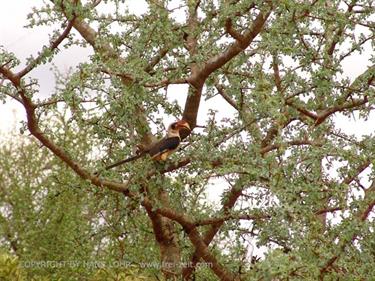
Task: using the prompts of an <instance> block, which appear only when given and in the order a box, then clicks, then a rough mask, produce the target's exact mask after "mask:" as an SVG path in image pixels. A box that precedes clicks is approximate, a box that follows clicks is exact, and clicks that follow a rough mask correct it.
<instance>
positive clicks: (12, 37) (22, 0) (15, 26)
mask: <svg viewBox="0 0 375 281" xmlns="http://www.w3.org/2000/svg"><path fill="white" fill-rule="evenodd" d="M5 2H6V5H4V7H6V8H2V9H0V45H2V46H3V47H4V48H5V49H7V50H8V51H11V52H14V53H15V54H16V56H17V57H18V58H20V59H21V61H22V62H23V63H24V62H25V58H27V57H28V56H30V55H35V54H36V53H37V52H38V51H40V50H41V47H42V46H43V45H44V44H47V43H48V34H49V32H50V31H51V28H50V27H37V28H33V29H26V28H24V26H25V24H26V22H27V21H26V17H27V14H28V13H30V11H31V8H32V7H33V6H40V5H42V4H43V1H41V0H38V1H30V0H16V1H12V0H6V1H5V0H3V1H2V3H5ZM126 3H129V4H128V7H129V9H130V11H132V12H133V13H135V14H138V15H139V14H142V13H144V12H145V11H146V10H147V6H146V4H145V2H144V1H143V0H128V1H126ZM171 5H173V6H177V5H178V0H175V1H172V4H171ZM177 16H179V15H177ZM90 52H91V49H90V48H86V49H82V48H78V47H73V48H70V49H68V50H65V49H63V51H62V52H60V53H59V54H58V55H57V56H56V57H55V58H54V61H53V62H54V64H55V65H56V66H57V67H58V68H59V69H60V70H61V71H63V72H64V71H67V70H68V69H69V68H70V67H74V66H76V65H77V64H79V63H80V62H82V61H84V60H85V59H86V58H87V56H88V54H89V53H90ZM370 52H371V46H370V44H368V48H367V50H366V52H365V53H363V54H362V55H357V56H355V57H352V58H348V59H346V60H344V69H345V72H346V74H347V75H348V76H349V77H351V78H354V77H356V76H357V75H359V74H360V73H362V72H363V71H364V69H365V68H366V66H367V65H368V64H369V61H368V59H369V54H370ZM50 67H51V65H41V66H39V67H37V68H36V69H35V70H33V71H32V73H31V76H32V77H35V78H38V79H39V84H40V94H41V95H42V96H47V95H49V94H51V93H52V92H53V90H54V76H53V73H52V72H51V71H50ZM169 91H174V92H181V93H182V94H183V95H180V97H181V99H180V100H179V103H180V104H181V103H183V100H184V98H185V95H184V94H185V93H186V91H187V87H181V86H174V87H171V88H170V89H169ZM220 104H221V105H223V106H222V108H223V109H224V108H225V110H222V112H220ZM181 105H182V106H183V104H181ZM215 105H216V106H217V108H216V109H218V110H219V115H220V116H225V114H227V113H228V112H227V111H228V106H226V105H225V103H224V102H223V101H221V100H220V97H218V102H215ZM224 106H225V107H224ZM206 110H207V105H206V104H203V105H202V107H201V110H200V114H199V119H198V123H199V121H201V122H203V120H204V119H205V118H204V115H205V111H206ZM14 112H16V113H14ZM0 116H1V118H0V130H2V131H3V132H4V130H5V131H6V130H10V129H11V128H12V127H13V125H14V124H15V120H17V121H19V120H20V119H22V118H24V113H23V109H22V108H21V107H20V105H18V104H17V103H16V102H14V101H13V102H10V103H7V104H6V105H0ZM337 120H338V123H339V126H340V127H341V128H342V129H343V130H345V131H346V132H352V133H356V134H358V135H361V134H369V133H372V132H374V131H375V122H372V124H370V122H367V123H364V122H362V121H359V123H357V122H358V120H357V122H355V121H354V120H348V119H347V118H341V117H340V118H338V119H337ZM169 121H170V120H168V122H169Z"/></svg>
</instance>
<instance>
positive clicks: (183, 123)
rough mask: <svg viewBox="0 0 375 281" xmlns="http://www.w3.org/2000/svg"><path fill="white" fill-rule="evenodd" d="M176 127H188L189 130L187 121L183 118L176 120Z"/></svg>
mask: <svg viewBox="0 0 375 281" xmlns="http://www.w3.org/2000/svg"><path fill="white" fill-rule="evenodd" d="M178 127H179V128H185V129H188V130H189V131H191V128H190V125H189V123H188V122H186V121H185V120H181V121H178Z"/></svg>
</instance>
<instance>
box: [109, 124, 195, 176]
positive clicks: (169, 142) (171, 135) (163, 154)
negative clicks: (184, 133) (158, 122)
mask: <svg viewBox="0 0 375 281" xmlns="http://www.w3.org/2000/svg"><path fill="white" fill-rule="evenodd" d="M180 130H189V132H190V131H191V128H190V125H189V123H188V122H187V121H185V120H178V121H176V122H173V123H172V124H170V125H169V126H168V130H167V133H166V136H165V137H164V138H162V139H161V140H159V141H157V142H155V143H153V144H151V146H150V147H148V148H146V149H143V150H141V151H139V152H138V154H137V155H135V156H132V157H129V158H127V159H124V160H121V161H119V162H116V163H114V164H111V165H109V166H107V167H105V170H110V169H112V168H114V167H117V166H120V165H122V164H125V163H127V162H131V161H134V160H137V159H138V158H140V157H142V156H144V155H146V154H148V155H150V156H151V159H153V160H155V161H165V160H167V158H168V157H169V155H171V154H172V153H173V152H175V151H176V150H177V148H178V146H179V145H180V143H181V136H180Z"/></svg>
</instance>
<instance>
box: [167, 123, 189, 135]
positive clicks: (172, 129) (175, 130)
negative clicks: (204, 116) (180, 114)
mask: <svg viewBox="0 0 375 281" xmlns="http://www.w3.org/2000/svg"><path fill="white" fill-rule="evenodd" d="M180 130H188V131H189V133H190V131H191V129H190V125H189V123H188V122H187V121H185V120H178V121H176V122H173V123H172V124H170V125H169V127H168V136H180Z"/></svg>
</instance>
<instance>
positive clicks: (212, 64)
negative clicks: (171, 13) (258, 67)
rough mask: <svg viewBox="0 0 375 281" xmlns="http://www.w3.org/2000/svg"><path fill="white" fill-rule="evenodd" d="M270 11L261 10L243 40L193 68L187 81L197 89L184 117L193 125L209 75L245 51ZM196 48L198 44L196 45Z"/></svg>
mask: <svg viewBox="0 0 375 281" xmlns="http://www.w3.org/2000/svg"><path fill="white" fill-rule="evenodd" d="M270 13H271V11H268V12H266V13H263V12H259V14H258V16H257V17H256V18H255V20H254V21H253V23H252V25H251V27H250V28H249V29H248V30H247V31H245V32H244V34H243V35H242V37H241V40H236V41H235V42H234V43H232V44H231V45H230V46H229V47H228V48H227V49H226V50H225V51H224V52H223V53H220V54H218V55H216V56H214V57H212V58H210V59H208V60H207V62H206V63H204V64H203V66H201V67H199V68H197V66H196V65H195V66H194V69H193V68H192V72H191V75H190V77H188V78H187V81H188V82H189V84H190V85H192V86H193V87H194V89H195V90H194V91H193V93H192V94H190V95H189V96H188V97H187V99H186V103H185V109H184V112H183V117H184V119H185V120H187V121H188V122H189V124H190V126H191V127H194V126H195V124H196V119H197V115H198V109H199V104H200V98H201V93H202V87H203V85H204V83H205V81H206V79H207V78H208V76H209V75H210V74H211V73H212V72H214V71H215V70H217V69H219V68H220V67H222V66H223V65H225V64H226V63H227V62H228V61H230V60H231V59H232V58H233V57H235V56H236V55H238V54H239V53H241V52H242V51H244V50H245V49H246V48H247V47H248V46H249V45H250V44H251V43H252V42H253V40H254V38H255V37H256V36H257V35H258V34H259V33H260V32H261V31H262V29H263V27H264V24H265V23H266V20H267V19H268V17H269V15H270ZM195 24H196V23H195ZM195 49H196V45H194V50H195Z"/></svg>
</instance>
